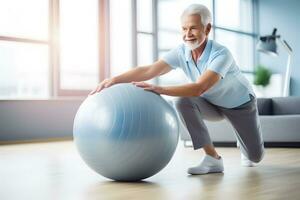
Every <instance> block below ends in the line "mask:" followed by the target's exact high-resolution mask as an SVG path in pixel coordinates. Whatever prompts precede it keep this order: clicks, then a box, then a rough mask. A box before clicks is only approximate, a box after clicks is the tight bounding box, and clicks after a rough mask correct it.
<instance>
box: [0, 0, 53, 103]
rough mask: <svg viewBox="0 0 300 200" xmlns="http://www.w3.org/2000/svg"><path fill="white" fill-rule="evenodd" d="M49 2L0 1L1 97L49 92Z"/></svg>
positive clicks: (36, 95)
mask: <svg viewBox="0 0 300 200" xmlns="http://www.w3.org/2000/svg"><path fill="white" fill-rule="evenodd" d="M48 4H49V2H48V0H28V1H19V0H10V1H0V98H5V99H12V98H47V97H48V96H49V87H50V86H49V82H48V81H47V80H48V77H49V64H48V59H49V58H48V53H49V40H48V20H49V18H48ZM32 5H34V6H32Z"/></svg>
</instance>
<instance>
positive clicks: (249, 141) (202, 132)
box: [176, 96, 264, 162]
mask: <svg viewBox="0 0 300 200" xmlns="http://www.w3.org/2000/svg"><path fill="white" fill-rule="evenodd" d="M176 108H177V111H178V114H179V116H180V118H181V120H182V121H183V124H185V126H186V128H187V130H188V131H189V133H190V135H191V138H192V142H193V146H194V149H199V148H202V147H203V146H205V145H207V144H212V141H211V139H210V136H209V133H208V130H207V127H206V125H205V124H204V121H203V120H204V119H205V120H211V121H218V120H222V119H227V120H228V121H229V122H230V123H231V124H232V126H233V127H234V129H235V132H236V138H237V140H238V142H239V143H240V148H241V151H242V153H243V154H244V155H245V156H246V157H248V159H249V160H251V161H253V162H259V161H260V160H261V159H262V158H263V155H264V143H263V139H262V134H261V128H260V121H259V118H258V111H257V102H256V98H255V97H253V96H251V100H250V101H249V102H247V103H245V104H243V105H241V106H238V107H236V108H224V107H220V106H217V105H214V104H211V103H209V102H208V101H207V100H205V99H204V98H202V97H180V98H179V99H178V100H177V101H176Z"/></svg>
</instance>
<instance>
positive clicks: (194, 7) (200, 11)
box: [181, 4, 211, 26]
mask: <svg viewBox="0 0 300 200" xmlns="http://www.w3.org/2000/svg"><path fill="white" fill-rule="evenodd" d="M188 15H199V16H200V17H201V22H202V24H203V26H206V25H207V24H209V23H211V13H210V11H209V10H208V8H207V7H206V6H204V5H202V4H191V5H190V6H188V7H187V8H186V9H185V10H184V11H183V13H182V15H181V21H182V20H183V18H184V17H186V16H188Z"/></svg>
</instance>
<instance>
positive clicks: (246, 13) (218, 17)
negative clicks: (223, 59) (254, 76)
mask: <svg viewBox="0 0 300 200" xmlns="http://www.w3.org/2000/svg"><path fill="white" fill-rule="evenodd" d="M214 17H215V28H214V29H215V40H216V41H217V42H219V43H221V44H223V45H225V46H226V47H228V48H229V50H230V51H231V53H232V54H233V57H234V58H235V60H236V62H237V64H238V65H239V67H240V69H241V70H242V71H253V68H254V56H255V55H254V48H255V33H254V25H253V24H254V23H253V1H251V0H228V1H222V0H215V11H214Z"/></svg>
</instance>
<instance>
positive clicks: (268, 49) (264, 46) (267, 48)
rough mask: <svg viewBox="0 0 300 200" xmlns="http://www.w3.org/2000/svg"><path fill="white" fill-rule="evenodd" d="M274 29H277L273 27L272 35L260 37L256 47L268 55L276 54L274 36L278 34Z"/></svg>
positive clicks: (276, 36)
mask: <svg viewBox="0 0 300 200" xmlns="http://www.w3.org/2000/svg"><path fill="white" fill-rule="evenodd" d="M276 31H277V29H276V28H274V30H273V33H272V35H267V36H262V37H260V38H259V41H258V43H257V46H256V49H257V50H258V51H261V52H263V53H266V54H268V55H272V56H277V55H278V53H277V44H276V38H278V37H280V36H279V35H276Z"/></svg>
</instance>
